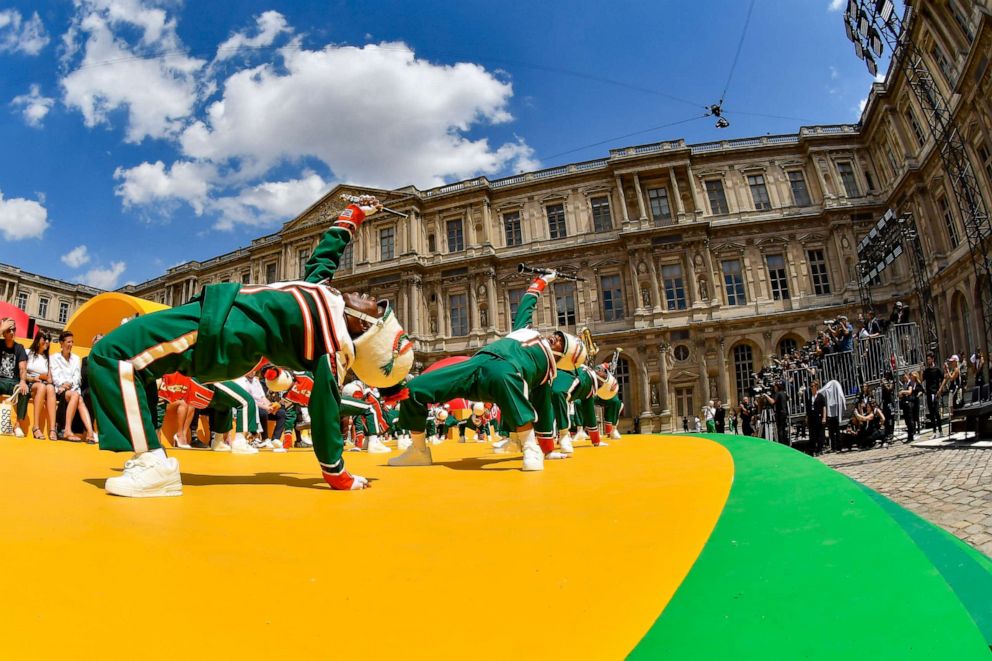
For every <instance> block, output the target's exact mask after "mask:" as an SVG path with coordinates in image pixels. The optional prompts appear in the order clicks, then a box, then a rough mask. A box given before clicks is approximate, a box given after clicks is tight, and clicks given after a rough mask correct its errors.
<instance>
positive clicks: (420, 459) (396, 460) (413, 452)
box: [389, 445, 434, 466]
mask: <svg viewBox="0 0 992 661" xmlns="http://www.w3.org/2000/svg"><path fill="white" fill-rule="evenodd" d="M433 463H434V459H433V458H432V457H431V449H430V448H429V447H428V448H424V449H423V450H418V449H417V446H415V445H411V446H410V447H408V448H407V450H406V452H404V453H403V454H401V455H400V456H398V457H392V458H390V460H389V465H390V466H430V465H431V464H433Z"/></svg>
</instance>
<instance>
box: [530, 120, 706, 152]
mask: <svg viewBox="0 0 992 661" xmlns="http://www.w3.org/2000/svg"><path fill="white" fill-rule="evenodd" d="M706 117H707V115H695V116H693V117H688V118H686V119H680V120H678V121H676V122H669V123H667V124H661V125H659V126H652V127H651V128H647V129H643V130H641V131H634V132H632V133H625V134H623V135H617V136H614V137H612V138H607V139H606V140H600V141H598V142H592V143H589V144H588V145H582V146H581V147H575V148H573V149H567V150H565V151H561V152H558V153H557V154H551V155H550V156H544V157H542V159H541V160H544V161H550V160H553V159H555V158H558V157H560V156H567V155H568V154H574V153H575V152H579V151H582V150H584V149H590V148H591V147H598V146H600V145H605V144H608V143H611V142H616V141H617V140H623V139H624V138H630V137H633V136H635V135H642V134H644V133H650V132H651V131H659V130H661V129H665V128H669V127H672V126H678V125H679V124H687V123H689V122H694V121H696V120H698V119H705V118H706Z"/></svg>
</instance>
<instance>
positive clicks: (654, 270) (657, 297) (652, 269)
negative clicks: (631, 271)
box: [645, 253, 663, 312]
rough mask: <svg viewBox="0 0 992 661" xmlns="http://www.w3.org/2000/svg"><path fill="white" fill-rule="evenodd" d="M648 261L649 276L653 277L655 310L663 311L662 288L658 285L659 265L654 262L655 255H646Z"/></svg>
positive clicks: (652, 291) (652, 292) (652, 293)
mask: <svg viewBox="0 0 992 661" xmlns="http://www.w3.org/2000/svg"><path fill="white" fill-rule="evenodd" d="M645 258H646V259H647V261H648V276H649V277H650V278H651V296H652V298H653V300H654V311H655V312H661V310H662V307H663V306H662V303H661V288H660V287H659V286H658V267H657V266H655V263H654V255H651V254H650V253H649V254H647V255H646V256H645Z"/></svg>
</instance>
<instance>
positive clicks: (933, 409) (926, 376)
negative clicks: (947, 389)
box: [923, 353, 944, 434]
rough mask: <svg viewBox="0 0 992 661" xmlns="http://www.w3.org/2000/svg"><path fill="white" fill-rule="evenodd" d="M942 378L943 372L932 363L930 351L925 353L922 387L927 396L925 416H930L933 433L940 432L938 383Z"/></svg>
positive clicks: (941, 429) (941, 428) (941, 430)
mask: <svg viewBox="0 0 992 661" xmlns="http://www.w3.org/2000/svg"><path fill="white" fill-rule="evenodd" d="M943 380H944V373H943V372H942V371H941V370H940V368H939V367H937V366H936V365H935V364H934V357H933V354H932V353H928V354H927V366H926V368H925V369H924V370H923V388H924V391H925V392H926V396H927V416H928V417H929V418H930V426H931V427H932V428H933V431H934V433H935V434H942V433H943V427H942V425H941V424H940V394H939V393H940V384H941V383H942V382H943Z"/></svg>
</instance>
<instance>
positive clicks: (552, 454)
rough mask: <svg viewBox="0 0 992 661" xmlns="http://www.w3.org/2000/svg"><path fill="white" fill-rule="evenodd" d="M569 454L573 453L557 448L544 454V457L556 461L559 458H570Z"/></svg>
mask: <svg viewBox="0 0 992 661" xmlns="http://www.w3.org/2000/svg"><path fill="white" fill-rule="evenodd" d="M569 456H571V455H567V454H565V453H564V452H558V451H557V450H555V451H554V452H549V453H547V454H546V455H544V458H545V459H548V460H549V461H554V460H557V459H568V458H569Z"/></svg>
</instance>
